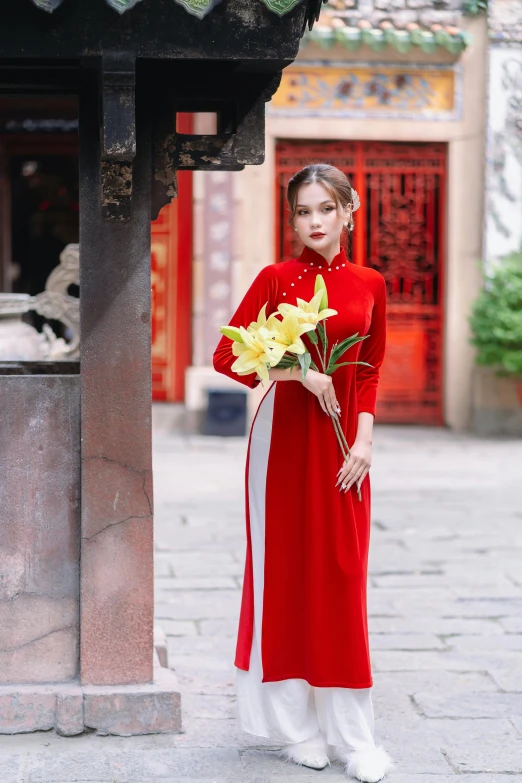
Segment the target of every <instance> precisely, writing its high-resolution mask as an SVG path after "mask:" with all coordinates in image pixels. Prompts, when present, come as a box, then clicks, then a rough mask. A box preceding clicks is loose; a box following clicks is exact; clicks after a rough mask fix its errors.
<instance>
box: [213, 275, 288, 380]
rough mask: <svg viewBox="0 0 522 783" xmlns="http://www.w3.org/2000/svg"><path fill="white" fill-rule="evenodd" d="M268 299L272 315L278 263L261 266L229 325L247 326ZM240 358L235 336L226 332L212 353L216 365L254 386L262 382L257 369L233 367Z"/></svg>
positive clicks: (254, 319) (275, 300)
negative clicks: (245, 371) (240, 370)
mask: <svg viewBox="0 0 522 783" xmlns="http://www.w3.org/2000/svg"><path fill="white" fill-rule="evenodd" d="M267 302H268V304H267V308H266V314H267V316H268V315H270V313H271V312H273V311H274V310H275V309H276V307H277V304H276V302H277V277H276V271H275V265H274V264H269V265H268V266H265V267H263V269H261V271H260V272H259V274H258V275H257V277H256V278H255V280H254V281H253V283H252V284H251V286H250V288H249V289H248V291H247V292H246V294H245V295H244V297H243V299H242V300H241V302H240V304H239V306H238V308H237V310H236V312H235V313H234V315H233V316H232V318H231V319H230V322H229V324H228V326H244V327H245V328H246V327H247V326H248V325H249V324H250V322H251V321H256V320H257V316H258V315H259V311H260V310H261V308H262V307H263V305H264V304H266V303H267ZM236 358H237V357H236V356H234V354H233V353H232V340H231V339H230V337H226V336H225V335H222V337H221V340H220V341H219V343H218V344H217V347H216V350H215V351H214V354H213V357H212V361H213V365H214V369H215V370H217V372H220V373H223V374H224V375H228V376H229V378H233V379H234V380H235V381H239V383H242V384H244V385H245V386H248V387H249V388H250V389H253V388H255V387H256V386H257V385H258V384H259V383H260V380H259V378H258V377H257V374H256V372H252V373H250V375H238V374H237V373H235V372H234V371H233V370H232V369H231V367H232V365H233V364H234V362H235V361H236Z"/></svg>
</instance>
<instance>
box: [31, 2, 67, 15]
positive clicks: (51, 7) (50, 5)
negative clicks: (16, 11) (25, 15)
mask: <svg viewBox="0 0 522 783" xmlns="http://www.w3.org/2000/svg"><path fill="white" fill-rule="evenodd" d="M33 3H34V4H35V5H37V6H38V8H41V9H42V10H43V11H48V13H50V14H52V12H53V11H55V10H56V9H57V8H58V6H59V5H61V4H62V3H63V0H33Z"/></svg>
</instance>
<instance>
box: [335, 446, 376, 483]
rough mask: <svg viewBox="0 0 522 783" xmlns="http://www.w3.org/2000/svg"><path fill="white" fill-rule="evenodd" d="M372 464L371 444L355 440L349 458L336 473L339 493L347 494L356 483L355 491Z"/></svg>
mask: <svg viewBox="0 0 522 783" xmlns="http://www.w3.org/2000/svg"><path fill="white" fill-rule="evenodd" d="M371 463H372V444H371V443H370V442H367V441H362V440H357V439H356V440H355V442H354V444H353V446H352V447H351V449H350V456H349V458H348V459H347V460H345V461H344V463H343V466H342V468H340V470H339V471H338V473H337V477H338V478H337V482H336V484H335V486H337V485H338V484H340V487H339V491H340V492H342V491H343V490H344V492H348V490H349V489H350V487H351V486H352V485H353V484H354V483H355V482H357V490H358V491H359V489H360V486H361V484H362V482H363V479H364V477H365V476H366V474H367V473H368V471H369V470H370V465H371Z"/></svg>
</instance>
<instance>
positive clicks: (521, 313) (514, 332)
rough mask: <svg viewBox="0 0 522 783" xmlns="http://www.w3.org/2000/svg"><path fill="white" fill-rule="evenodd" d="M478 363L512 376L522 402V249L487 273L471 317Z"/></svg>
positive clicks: (499, 373)
mask: <svg viewBox="0 0 522 783" xmlns="http://www.w3.org/2000/svg"><path fill="white" fill-rule="evenodd" d="M469 323H470V326H471V332H472V336H471V343H472V344H473V345H474V346H475V347H476V349H477V354H476V363H477V365H479V366H485V367H491V368H492V369H493V370H494V372H495V375H497V376H500V377H510V378H512V379H513V381H514V382H515V384H516V387H517V395H518V401H519V404H520V405H521V406H522V250H519V251H517V252H515V253H511V254H510V255H509V256H506V257H505V258H504V259H503V260H502V261H501V262H500V263H499V264H498V266H496V267H495V269H494V270H493V271H492V272H491V273H489V274H488V275H487V276H486V280H485V286H484V288H483V289H482V291H481V292H480V294H479V296H478V297H477V299H476V300H475V302H474V304H473V307H472V312H471V315H470V318H469Z"/></svg>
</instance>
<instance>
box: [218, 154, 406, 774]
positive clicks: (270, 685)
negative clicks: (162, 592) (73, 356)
mask: <svg viewBox="0 0 522 783" xmlns="http://www.w3.org/2000/svg"><path fill="white" fill-rule="evenodd" d="M287 199H288V204H289V208H290V222H291V223H292V224H293V227H294V229H295V231H296V232H297V234H298V236H299V238H300V239H301V241H302V242H303V244H304V246H305V247H304V250H303V252H302V253H301V255H300V256H299V257H298V258H295V259H292V260H290V261H284V262H282V263H280V264H273V265H269V266H266V267H265V268H264V269H262V270H261V272H260V273H259V274H258V276H257V277H256V279H255V280H254V282H253V283H252V285H251V287H250V288H249V290H248V291H247V293H246V295H245V297H244V298H243V301H242V302H241V304H240V305H239V307H238V308H237V310H236V312H235V313H234V316H233V317H232V319H231V321H230V325H232V326H244V327H245V328H246V327H247V326H248V325H249V324H250V322H252V321H256V320H257V317H258V313H259V311H260V309H261V308H262V307H263V305H264V304H266V303H267V308H266V314H267V315H269V314H270V313H272V312H275V311H276V310H277V307H278V306H279V304H281V303H282V302H286V303H288V304H295V303H296V297H299V298H301V299H304V300H306V301H309V300H310V299H311V298H312V297H313V294H314V283H315V276H316V274H317V273H320V274H322V276H323V279H324V280H325V283H326V287H327V291H328V307H330V308H333V309H334V310H337V315H334V316H331V317H329V318H328V321H327V334H328V339H329V343H330V345H332V344H333V342H335V341H336V340H342V339H344V338H346V337H349V336H350V335H353V334H355V333H356V332H358V333H359V334H360V335H368V337H367V338H366V339H365V340H362V341H360V342H358V343H356V344H355V345H354V346H352V347H351V348H349V349H348V350H347V351H346V352H345V354H344V355H343V357H342V360H341V361H343V362H348V361H351V362H353V361H363V362H367V363H368V364H369V365H371V366H366V365H354V364H349V365H347V366H343V367H341V368H339V369H337V370H336V371H335V373H334V374H333V375H331V376H330V375H326V374H324V373H321V372H316V371H314V370H309V371H308V373H307V375H306V377H305V379H304V380H303V379H302V373H301V371H300V369H298V370H296V369H293V370H290V369H278V368H277V367H274V368H272V369H270V370H269V379H270V381H275V383H272V384H271V386H270V387H269V388H268V390H267V392H266V393H265V395H264V397H263V399H262V400H261V403H260V405H259V408H258V410H257V413H256V416H255V418H254V421H253V423H252V427H251V431H250V438H249V444H248V452H247V460H246V474H245V489H246V523H247V555H246V565H245V579H244V586H243V596H242V604H241V616H240V622H239V633H238V641H237V650H236V659H235V665H236V667H237V692H238V709H239V717H240V722H241V724H242V727H243V729H244V730H245V731H247V732H249V733H251V734H255V735H257V736H262V737H266V738H269V739H270V740H273V741H275V742H281V743H283V744H284V745H285V748H284V751H283V752H284V755H285V757H286V758H288V759H290V760H292V761H295V762H296V763H297V764H302V765H305V766H308V767H313V768H314V769H323V768H324V767H325V766H327V765H328V764H329V763H330V761H331V760H333V759H338V760H341V761H343V762H344V763H345V765H346V772H347V774H348V775H352V776H355V777H357V778H358V779H359V780H362V781H368V782H370V781H378V780H381V779H382V778H383V777H384V775H385V774H386V772H387V771H388V769H389V768H390V766H391V759H390V757H389V756H388V754H387V753H386V751H385V750H384V749H383V748H382V746H379V747H377V746H376V745H375V742H374V737H373V730H374V725H373V707H372V701H371V686H372V676H371V667H370V658H369V648H368V626H367V611H366V581H367V566H368V547H369V537H370V477H369V469H370V464H371V455H372V428H373V422H374V416H375V400H376V392H377V384H378V378H379V367H380V365H381V363H382V360H383V356H384V347H385V330H386V327H385V323H386V289H385V281H384V278H383V277H382V275H381V274H380V273H379V272H377V271H376V270H374V269H371V268H368V267H360V266H356V265H354V264H352V263H350V262H349V261H348V260H347V258H346V256H345V253H344V250H343V249H342V248H341V235H342V233H343V231H345V230H351V229H352V228H353V217H352V213H353V211H354V209H356V208H357V206H358V197H357V194H356V193H355V191H354V190H353V189H352V188H351V186H350V183H349V182H348V180H347V178H346V176H345V175H344V174H343V173H342V172H341V171H339V170H338V169H336V168H334V167H333V166H327V165H323V164H314V165H311V166H307V167H306V168H304V169H302V170H301V171H299V172H298V173H297V174H296V175H295V176H294V177H293V178H292V179H291V180H290V182H289V185H288V192H287ZM302 339H303V341H304V342H305V344H306V346H307V348H308V349H309V350H310V351H311V353H312V358H314V359H316V360H317V359H318V357H317V355H316V350H317V349H316V348H315V346H313V344H312V343H311V342H310V341H309V339H308V335H307V334H304V335H303V338H302ZM231 345H232V343H231V340H230V338H228V337H226V336H223V337H222V338H221V340H220V342H219V344H218V346H217V348H216V350H215V352H214V367H215V369H216V370H217V371H218V372H221V373H224V374H225V375H228V376H230V377H231V378H234V379H235V380H237V381H239V382H240V383H243V384H245V385H246V386H249V387H250V388H253V387H255V386H257V384H258V383H259V382H260V379H259V377H258V376H257V375H256V373H251V374H250V375H237V374H236V373H235V372H234V371H233V370H232V369H231V367H232V364H233V363H234V361H235V359H236V357H235V356H234V355H233V354H232V351H231ZM314 352H315V353H314ZM318 366H319V365H318ZM330 416H338V418H339V420H340V422H341V424H342V427H343V430H344V433H345V434H346V438H347V441H348V444H349V446H350V451H351V454H350V457H349V459H348V460H347V461H344V462H343V460H342V456H341V453H340V449H339V446H338V442H337V440H336V435H335V430H334V427H333V425H332V422H329V421H328V419H327V418H326V417H330ZM341 463H343V464H342V465H341Z"/></svg>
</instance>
